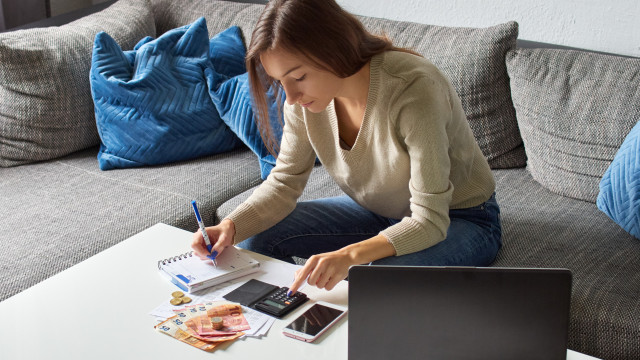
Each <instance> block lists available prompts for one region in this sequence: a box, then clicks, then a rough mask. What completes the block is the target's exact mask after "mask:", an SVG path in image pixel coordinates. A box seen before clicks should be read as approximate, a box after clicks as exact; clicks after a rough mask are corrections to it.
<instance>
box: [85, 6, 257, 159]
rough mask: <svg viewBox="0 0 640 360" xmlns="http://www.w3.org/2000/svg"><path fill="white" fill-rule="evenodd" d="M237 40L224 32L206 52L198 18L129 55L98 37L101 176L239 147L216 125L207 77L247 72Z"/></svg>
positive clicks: (94, 86)
mask: <svg viewBox="0 0 640 360" xmlns="http://www.w3.org/2000/svg"><path fill="white" fill-rule="evenodd" d="M238 34H239V29H237V28H231V29H228V30H226V31H225V32H224V33H222V34H220V35H219V36H217V37H214V38H213V39H211V43H213V46H210V40H209V38H208V36H209V35H208V30H207V26H206V22H205V20H204V18H200V19H198V20H197V21H196V22H194V23H193V24H191V25H187V26H183V27H180V28H177V29H173V30H170V31H168V32H166V33H165V34H163V35H162V36H160V37H159V38H158V39H155V40H154V39H152V38H150V37H147V38H145V39H142V40H141V41H140V42H139V43H138V45H136V47H135V48H134V50H133V51H128V52H123V51H122V50H121V48H120V47H119V46H118V44H117V43H116V42H115V41H114V40H113V39H112V38H111V37H110V36H109V35H108V34H106V33H104V32H101V33H99V34H97V35H96V38H95V42H94V49H93V58H92V65H91V72H90V80H91V93H92V96H93V101H94V106H95V115H96V123H97V126H98V133H99V134H100V139H101V144H100V151H99V153H98V162H99V165H100V169H102V170H108V169H113V168H126V167H135V166H142V165H157V164H163V163H168V162H174V161H181V160H186V159H192V158H195V157H199V156H204V155H210V154H214V153H220V152H225V151H229V150H231V149H233V148H235V147H236V146H238V145H240V144H241V142H240V140H239V139H238V138H237V137H236V136H235V134H234V133H233V132H232V131H231V130H230V129H229V128H228V127H227V126H226V125H225V124H224V122H223V121H222V120H221V119H220V117H219V115H218V113H217V111H216V108H215V106H214V105H213V102H212V101H211V98H210V97H209V94H208V89H207V86H206V79H205V77H204V69H205V68H207V67H208V66H211V63H214V64H218V65H219V66H220V67H221V68H222V69H224V71H227V72H229V74H228V75H229V76H233V75H237V74H239V73H242V72H244V71H245V68H244V45H242V46H241V47H240V51H238V39H240V44H242V39H241V38H240V37H239V36H238ZM212 48H213V49H215V53H214V54H213V55H214V56H213V57H212V56H211V55H212V54H210V50H211V49H212ZM220 64H222V65H220ZM234 64H235V66H234Z"/></svg>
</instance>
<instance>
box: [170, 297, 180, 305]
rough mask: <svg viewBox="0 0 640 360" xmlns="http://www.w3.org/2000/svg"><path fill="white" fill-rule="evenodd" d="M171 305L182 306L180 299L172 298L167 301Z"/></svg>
mask: <svg viewBox="0 0 640 360" xmlns="http://www.w3.org/2000/svg"><path fill="white" fill-rule="evenodd" d="M169 302H170V303H171V305H180V304H182V298H179V297H178V298H173V299H171V300H170V301H169Z"/></svg>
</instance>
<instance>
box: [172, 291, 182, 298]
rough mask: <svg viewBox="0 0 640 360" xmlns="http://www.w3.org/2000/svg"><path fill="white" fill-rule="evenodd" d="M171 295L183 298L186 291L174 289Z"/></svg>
mask: <svg viewBox="0 0 640 360" xmlns="http://www.w3.org/2000/svg"><path fill="white" fill-rule="evenodd" d="M171 296H173V297H174V298H181V297H183V296H184V293H183V292H182V291H174V292H172V293H171Z"/></svg>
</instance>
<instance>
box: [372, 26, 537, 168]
mask: <svg viewBox="0 0 640 360" xmlns="http://www.w3.org/2000/svg"><path fill="white" fill-rule="evenodd" d="M360 20H361V21H362V22H363V24H364V25H365V26H366V27H367V28H368V29H369V30H370V31H371V32H373V33H375V34H385V35H387V36H388V37H389V38H390V39H391V40H392V41H393V43H394V45H396V46H401V47H408V48H411V49H413V50H414V51H417V52H418V53H420V54H422V55H423V56H424V57H426V58H427V59H429V60H430V61H431V62H433V63H434V64H435V65H436V66H437V67H438V68H439V69H440V70H441V71H442V72H443V73H444V74H445V75H446V76H447V77H448V78H449V80H451V83H452V84H453V86H454V88H455V89H456V91H457V93H458V95H459V96H460V99H461V101H462V107H463V108H464V110H465V112H466V114H467V119H468V120H469V125H470V126H471V130H472V131H473V134H474V135H475V138H476V141H478V144H479V145H480V149H482V152H483V153H484V155H485V157H486V158H487V160H488V161H489V165H490V166H491V167H492V168H494V169H496V168H511V167H522V166H525V164H526V156H525V152H524V148H523V145H522V139H521V137H520V132H519V130H518V124H517V121H516V116H515V110H514V109H513V104H512V102H511V91H510V89H509V77H508V76H507V68H506V66H505V63H504V59H505V55H506V53H507V51H509V50H511V49H514V48H515V46H516V39H517V38H518V24H517V23H516V22H508V23H505V24H500V25H496V26H492V27H488V28H461V27H445V26H435V25H423V24H417V23H411V22H399V21H393V20H386V19H378V18H370V17H360Z"/></svg>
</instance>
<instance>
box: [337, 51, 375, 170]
mask: <svg viewBox="0 0 640 360" xmlns="http://www.w3.org/2000/svg"><path fill="white" fill-rule="evenodd" d="M383 55H384V54H380V55H376V56H374V57H373V58H372V59H371V63H370V66H369V92H368V94H367V105H366V107H365V109H364V116H363V118H362V124H361V125H360V129H359V130H358V135H357V136H356V140H355V141H354V143H353V146H352V147H351V149H349V150H346V149H344V148H343V147H342V146H341V140H340V130H339V127H338V114H337V113H336V107H335V99H334V100H332V101H331V103H330V104H329V106H328V108H327V112H328V115H329V121H330V122H331V131H332V133H333V139H334V142H335V146H336V147H337V148H338V152H339V153H340V157H341V158H342V160H344V161H345V162H349V163H353V162H354V161H357V160H358V159H359V158H361V157H362V155H363V154H364V153H365V152H366V149H367V148H368V147H369V142H370V141H371V136H370V134H371V126H372V124H371V122H372V119H371V113H372V112H373V111H374V107H375V104H376V103H377V98H378V90H379V83H380V81H379V79H380V76H379V75H380V74H379V71H380V67H381V66H382V62H383ZM354 164H355V163H354Z"/></svg>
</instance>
